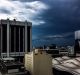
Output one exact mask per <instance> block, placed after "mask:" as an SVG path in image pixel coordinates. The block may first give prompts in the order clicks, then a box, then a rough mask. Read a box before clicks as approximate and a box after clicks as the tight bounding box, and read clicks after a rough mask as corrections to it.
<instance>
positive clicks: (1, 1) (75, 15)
mask: <svg viewBox="0 0 80 75" xmlns="http://www.w3.org/2000/svg"><path fill="white" fill-rule="evenodd" d="M7 18H10V19H11V20H12V19H14V18H16V19H17V20H20V21H25V20H28V21H31V22H32V36H33V37H32V40H33V45H44V44H52V43H54V44H57V45H73V44H74V32H75V31H76V30H79V29H80V0H0V19H7Z"/></svg>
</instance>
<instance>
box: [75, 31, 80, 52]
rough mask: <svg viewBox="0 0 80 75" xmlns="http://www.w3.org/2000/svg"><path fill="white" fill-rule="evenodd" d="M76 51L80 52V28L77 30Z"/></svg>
mask: <svg viewBox="0 0 80 75" xmlns="http://www.w3.org/2000/svg"><path fill="white" fill-rule="evenodd" d="M75 52H76V53H80V30H78V31H75Z"/></svg>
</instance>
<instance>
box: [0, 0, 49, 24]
mask: <svg viewBox="0 0 80 75" xmlns="http://www.w3.org/2000/svg"><path fill="white" fill-rule="evenodd" d="M48 8H49V6H48V5H46V4H45V3H43V2H41V1H32V2H24V3H23V2H20V1H10V0H1V1H0V11H1V12H0V19H7V18H10V19H11V20H12V19H14V18H16V19H17V20H20V21H24V20H28V21H31V22H32V23H33V25H40V24H44V23H45V21H44V20H43V19H42V18H39V19H37V18H38V17H41V16H40V15H41V14H42V13H44V12H45V10H47V9H48Z"/></svg>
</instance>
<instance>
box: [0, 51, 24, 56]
mask: <svg viewBox="0 0 80 75" xmlns="http://www.w3.org/2000/svg"><path fill="white" fill-rule="evenodd" d="M24 54H25V52H10V53H9V56H13V57H14V56H24ZM1 56H2V57H7V53H1Z"/></svg>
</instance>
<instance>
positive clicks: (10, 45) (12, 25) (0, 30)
mask: <svg viewBox="0 0 80 75" xmlns="http://www.w3.org/2000/svg"><path fill="white" fill-rule="evenodd" d="M31 48H32V23H31V22H27V21H25V22H21V21H16V20H15V19H14V20H9V19H7V20H0V53H1V57H17V58H18V59H19V57H20V58H23V56H24V53H25V52H30V50H31ZM19 60H21V59H19Z"/></svg>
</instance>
